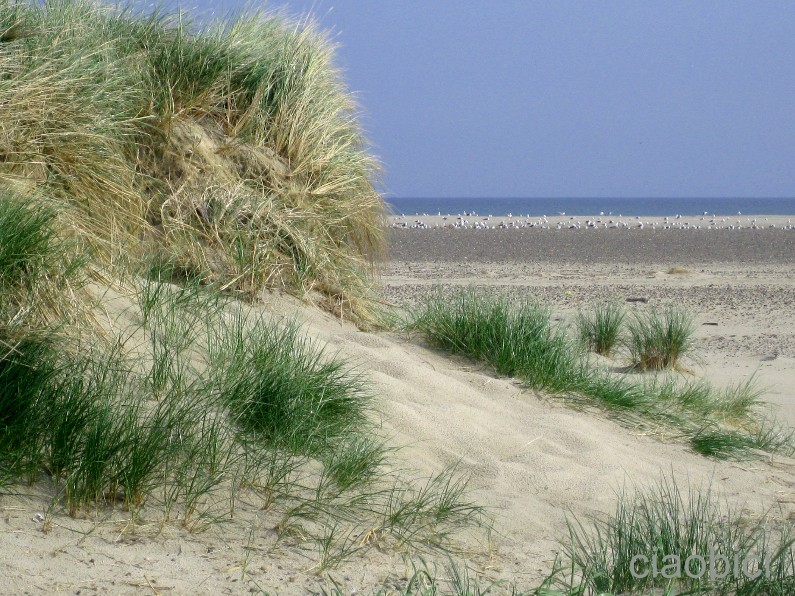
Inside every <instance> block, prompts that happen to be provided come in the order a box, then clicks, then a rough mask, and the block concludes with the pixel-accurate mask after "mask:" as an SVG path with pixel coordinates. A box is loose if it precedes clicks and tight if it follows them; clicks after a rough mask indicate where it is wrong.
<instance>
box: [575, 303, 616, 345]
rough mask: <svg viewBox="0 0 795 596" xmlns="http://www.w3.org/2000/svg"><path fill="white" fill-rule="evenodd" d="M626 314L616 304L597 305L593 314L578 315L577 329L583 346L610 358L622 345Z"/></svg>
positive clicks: (583, 313)
mask: <svg viewBox="0 0 795 596" xmlns="http://www.w3.org/2000/svg"><path fill="white" fill-rule="evenodd" d="M625 316H626V313H625V311H624V308H623V307H622V306H621V305H620V304H618V303H615V302H608V303H605V304H599V305H596V306H595V307H594V308H593V310H592V311H591V312H582V311H580V312H579V313H578V314H577V329H578V332H579V336H580V341H582V343H583V345H584V346H585V347H586V348H587V349H589V350H591V351H593V352H595V353H596V354H600V355H602V356H610V355H611V354H612V353H613V349H614V348H615V347H616V346H617V345H620V340H621V328H622V325H623V323H624V318H625Z"/></svg>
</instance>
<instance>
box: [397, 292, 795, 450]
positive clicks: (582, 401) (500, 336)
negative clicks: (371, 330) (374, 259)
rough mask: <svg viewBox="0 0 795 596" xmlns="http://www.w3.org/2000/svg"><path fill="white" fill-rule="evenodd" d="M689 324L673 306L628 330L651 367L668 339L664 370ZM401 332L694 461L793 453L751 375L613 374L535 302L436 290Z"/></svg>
mask: <svg viewBox="0 0 795 596" xmlns="http://www.w3.org/2000/svg"><path fill="white" fill-rule="evenodd" d="M691 321H692V319H691V318H690V317H689V315H687V314H686V313H682V312H681V311H678V310H676V309H673V308H668V309H666V310H665V311H664V313H663V315H657V314H655V313H654V312H650V313H647V314H645V315H638V316H636V318H635V322H636V323H637V325H647V326H648V329H647V328H645V327H644V328H643V331H642V332H640V331H638V332H637V334H638V336H639V337H640V336H642V335H643V336H644V337H645V335H649V336H652V340H653V341H652V343H654V342H657V343H654V345H655V346H657V347H659V349H660V350H662V351H660V352H655V354H657V356H654V358H655V359H656V360H655V362H662V358H663V355H662V352H664V351H667V352H671V350H669V348H670V346H671V343H672V342H671V341H669V340H668V339H667V337H668V336H672V337H673V338H674V340H676V341H674V342H673V343H675V344H676V345H677V346H678V347H676V350H675V351H676V357H675V358H674V356H673V352H671V353H670V354H667V355H665V356H664V357H665V359H666V360H665V362H666V365H673V364H675V363H676V362H678V358H679V357H681V356H682V355H683V354H684V353H686V352H687V350H688V349H689V346H690V341H691V338H690V334H691V333H692V322H691ZM403 327H404V329H406V330H407V331H409V332H414V333H418V334H420V335H421V336H422V337H424V338H425V339H426V340H427V341H428V342H429V343H430V344H431V345H432V346H434V347H436V348H440V349H443V350H445V351H447V352H450V353H453V354H460V355H463V356H466V357H469V358H472V359H474V360H478V361H482V362H484V363H486V364H487V365H489V366H491V367H493V369H494V370H495V372H497V373H498V374H501V375H506V376H512V377H516V378H517V379H519V380H520V381H521V382H522V383H523V384H524V385H525V386H527V387H528V388H532V389H540V390H545V391H549V392H552V393H555V394H561V395H564V396H565V397H566V401H567V403H569V404H570V405H573V406H577V407H585V408H588V407H592V406H597V407H599V408H601V409H602V410H603V411H605V412H606V413H607V414H608V415H610V416H611V417H613V418H615V419H617V420H619V421H621V422H622V423H624V424H627V425H630V426H634V427H641V428H645V429H647V430H653V432H654V433H655V434H657V435H659V436H660V437H667V438H669V439H681V438H684V439H685V440H686V441H688V442H689V445H690V446H691V448H692V449H693V450H694V451H695V452H697V453H701V454H703V455H708V456H711V457H717V458H742V457H747V456H749V455H752V454H753V453H755V452H757V451H760V450H766V449H767V450H774V451H780V452H784V453H787V452H789V451H790V450H791V448H792V435H791V434H790V433H788V432H787V431H786V430H782V429H778V430H772V429H773V428H775V424H774V423H773V424H772V426H771V424H770V423H769V422H768V421H766V420H765V419H764V418H763V417H762V416H761V414H759V412H758V409H759V397H760V396H761V394H762V391H761V389H760V388H759V387H758V386H757V384H756V383H755V381H754V379H753V378H749V379H748V380H747V381H745V382H742V383H739V384H737V385H734V386H728V387H725V388H717V387H715V386H714V385H711V384H710V383H709V382H707V381H706V380H686V379H682V378H678V377H675V376H667V375H664V374H662V373H659V374H654V375H653V376H641V377H639V378H637V379H635V378H632V377H629V376H627V375H622V374H620V373H616V372H612V371H610V370H607V369H605V368H603V367H598V366H595V365H593V364H592V363H590V362H589V360H588V358H587V355H586V354H585V353H584V352H583V351H582V349H581V346H582V343H581V342H580V341H579V337H575V338H571V337H569V336H568V334H567V333H566V330H565V328H564V327H563V326H561V325H555V324H553V322H552V320H551V316H550V312H549V310H547V309H545V308H543V307H542V306H540V305H539V304H537V303H534V302H516V303H511V302H509V301H508V300H506V299H505V298H502V297H499V296H491V295H487V294H485V293H483V292H478V291H476V290H474V289H471V288H470V289H463V290H458V291H453V292H452V293H447V294H444V293H442V292H441V291H438V292H435V293H432V294H430V295H428V297H427V298H426V300H425V301H424V302H423V303H422V304H421V305H420V307H419V308H418V309H417V310H416V311H415V313H414V315H413V316H411V317H409V318H408V319H407V320H405V321H404V323H403ZM577 331H578V332H579V329H578V330H577ZM636 331H637V329H636ZM669 331H670V333H669ZM658 332H660V333H661V334H662V335H661V337H660V338H658V337H657V335H658ZM631 333H632V331H631ZM644 334H645V335H644ZM658 339H659V341H658ZM655 349H656V348H655ZM667 352H666V353H667ZM658 356H659V358H658ZM650 368H656V367H652V366H650Z"/></svg>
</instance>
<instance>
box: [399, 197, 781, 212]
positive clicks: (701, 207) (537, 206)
mask: <svg viewBox="0 0 795 596" xmlns="http://www.w3.org/2000/svg"><path fill="white" fill-rule="evenodd" d="M387 203H388V204H389V206H390V207H391V210H392V213H393V214H395V215H401V214H405V215H422V214H427V215H436V214H437V213H441V214H442V215H448V214H451V215H453V214H456V215H457V214H461V213H464V212H468V213H471V212H474V213H477V214H478V215H494V216H505V215H508V214H509V213H511V214H513V215H516V216H518V215H530V216H534V217H535V216H541V215H547V216H553V215H558V214H562V213H565V214H566V215H599V214H600V213H604V214H605V215H608V214H612V215H646V216H655V215H658V216H659V215H677V214H679V215H691V216H692V215H703V214H704V212H706V213H707V214H709V215H712V214H713V213H714V214H715V215H718V216H721V215H724V216H725V215H737V214H738V213H742V214H744V215H793V216H795V198H788V199H759V198H755V199H748V198H707V199H704V198H695V199H682V198H678V199H661V198H651V199H650V198H585V199H583V198H576V199H575V198H572V199H535V198H534V199H522V198H515V199H505V198H502V199H490V198H485V197H484V198H463V199H457V198H442V199H439V198H437V199H422V198H415V199H387Z"/></svg>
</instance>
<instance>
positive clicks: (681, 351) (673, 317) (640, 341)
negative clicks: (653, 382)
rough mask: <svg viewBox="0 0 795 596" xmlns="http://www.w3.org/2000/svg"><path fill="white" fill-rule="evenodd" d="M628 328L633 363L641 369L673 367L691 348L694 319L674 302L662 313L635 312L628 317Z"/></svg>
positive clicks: (628, 345) (628, 342) (628, 344)
mask: <svg viewBox="0 0 795 596" xmlns="http://www.w3.org/2000/svg"><path fill="white" fill-rule="evenodd" d="M627 332H628V339H627V347H628V348H629V351H630V357H631V359H632V364H633V366H634V367H636V368H638V369H640V370H662V369H666V368H676V367H677V365H678V364H679V361H680V360H681V358H682V357H683V356H685V355H686V354H688V353H689V352H691V351H692V349H693V333H694V332H695V328H694V324H693V319H692V317H691V316H690V315H689V314H687V313H686V312H685V311H683V310H681V309H679V308H676V307H673V306H669V307H668V308H666V309H665V310H664V311H663V312H662V314H660V313H658V312H656V311H651V312H647V313H645V314H636V315H635V316H634V317H633V318H631V319H630V320H629V323H628V329H627Z"/></svg>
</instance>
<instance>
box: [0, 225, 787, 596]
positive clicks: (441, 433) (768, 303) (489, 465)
mask: <svg viewBox="0 0 795 596" xmlns="http://www.w3.org/2000/svg"><path fill="white" fill-rule="evenodd" d="M395 232H396V233H395V234H393V235H392V236H391V248H392V251H391V252H392V256H393V259H394V260H393V261H392V262H390V263H389V264H388V265H387V266H386V269H385V274H384V276H383V282H384V287H385V289H384V291H385V296H386V298H387V299H388V300H389V301H392V302H394V303H395V304H398V305H400V306H402V307H404V308H408V309H410V308H411V305H412V304H413V303H414V302H415V301H416V300H417V298H418V297H419V296H420V295H422V294H423V293H425V292H428V291H431V290H432V289H433V286H435V285H438V284H443V285H444V286H448V287H449V286H460V285H469V284H475V285H477V286H484V287H486V288H488V289H490V290H492V291H495V292H507V293H509V294H513V295H520V296H524V297H526V296H533V297H537V298H539V299H541V300H543V301H545V302H546V303H548V304H549V305H550V306H551V307H552V308H553V311H554V312H555V313H556V314H557V316H559V317H561V318H562V320H563V321H564V322H565V321H569V320H570V318H571V317H572V315H573V314H574V313H575V312H576V310H577V309H578V308H580V307H586V306H587V305H589V304H592V303H593V302H594V301H596V300H601V299H604V298H617V299H625V298H627V297H645V298H647V299H648V300H649V302H648V304H647V305H645V306H639V308H647V307H650V306H651V307H653V306H657V305H662V304H667V303H677V304H680V305H684V306H686V307H688V308H689V309H690V310H691V311H692V312H693V313H694V314H695V315H696V317H697V322H698V324H699V325H698V347H699V354H700V357H701V360H700V362H694V363H691V366H692V369H693V374H694V375H696V376H706V377H707V378H709V379H710V380H711V381H713V382H715V383H717V384H723V383H727V382H733V381H739V380H742V379H744V378H747V376H748V375H750V374H752V373H756V374H757V376H758V378H759V380H760V382H761V383H762V384H764V385H766V386H767V387H768V389H767V391H766V393H765V396H764V398H765V399H766V400H767V401H768V402H770V403H771V404H775V407H776V411H777V414H778V415H779V416H780V417H781V418H782V419H785V420H788V421H789V422H790V423H791V424H794V425H795V366H793V365H795V325H793V324H792V321H793V320H795V273H794V272H793V267H792V262H793V260H795V254H794V252H795V251H793V249H792V244H791V242H792V239H795V232H784V231H776V232H775V233H776V234H781V235H782V236H783V237H782V238H779V237H773V236H767V235H766V234H771V233H773V231H770V232H767V231H761V230H755V231H749V232H748V233H745V232H743V231H740V232H742V235H735V236H732V237H730V238H727V239H726V244H725V246H726V247H730V248H726V249H725V250H727V251H728V250H730V251H731V252H728V253H727V252H719V253H714V252H710V251H711V248H710V247H711V246H713V245H712V244H711V243H712V242H713V240H714V236H712V234H714V233H715V231H693V230H688V231H684V230H676V231H670V234H671V235H670V236H665V237H663V236H660V235H659V231H651V230H643V231H640V230H638V231H630V230H623V231H622V230H612V231H611V230H601V231H600V230H591V231H587V232H585V231H582V230H580V231H577V230H571V231H568V230H564V231H560V232H558V231H551V230H550V231H546V230H543V231H542V230H517V231H511V230H507V231H506V230H494V231H477V232H473V231H469V232H468V231H466V230H451V231H449V234H448V231H428V230H405V231H404V230H396V231H395ZM514 232H516V233H517V235H515V236H509V235H506V234H512V233H514ZM526 232H527V233H528V234H527V235H518V234H525V233H526ZM529 232H535V233H537V234H546V235H547V236H550V237H549V238H547V236H543V237H542V236H533V235H532V234H529ZM456 234H457V236H456ZM597 234H600V235H599V236H597ZM629 234H633V236H629ZM634 234H638V235H637V236H634ZM641 234H642V235H641ZM661 238H662V240H661ZM628 240H629V241H628ZM534 243H535V244H534ZM539 243H541V244H539ZM766 247H775V248H770V250H769V251H768V249H767V248H766ZM674 267H678V268H680V269H675V270H673V271H678V272H672V273H668V272H669V271H672V268H674ZM262 308H264V309H267V310H271V311H276V312H277V313H281V314H286V315H296V316H298V317H299V318H300V319H301V320H302V321H304V323H305V325H306V329H307V331H308V332H309V333H310V334H311V335H312V336H314V337H316V338H317V339H318V340H320V341H322V342H325V343H327V344H328V345H329V346H330V347H331V348H333V349H336V350H339V353H340V354H341V355H343V356H347V357H350V358H352V359H353V360H354V361H355V362H356V363H358V364H359V366H361V367H362V368H363V369H365V370H366V371H367V372H368V374H369V377H370V379H371V380H372V383H373V387H374V389H375V392H376V394H377V395H378V404H379V409H380V415H381V418H382V423H383V428H384V431H385V433H386V434H387V435H388V436H389V437H390V442H391V444H393V445H399V446H403V449H402V450H400V451H399V452H398V453H397V454H396V458H397V461H398V462H399V463H400V464H401V465H403V466H405V467H407V468H410V469H413V470H415V471H416V473H417V475H418V477H419V476H422V475H426V476H427V475H429V474H432V473H434V472H438V471H440V470H441V469H443V468H444V467H445V466H448V465H450V464H452V463H455V462H459V463H460V466H461V468H462V469H463V470H465V471H468V472H471V473H472V485H473V488H474V492H473V497H474V498H475V499H476V500H477V501H478V502H480V503H481V504H483V505H485V506H487V507H488V508H489V509H490V511H491V513H492V515H493V516H494V519H495V525H494V528H495V532H494V533H493V535H492V537H491V538H492V540H491V542H490V543H486V542H484V541H483V540H482V537H481V539H480V540H478V539H476V538H471V539H469V538H466V539H465V540H466V541H465V542H464V543H463V546H464V547H465V551H464V552H462V553H461V554H459V555H458V556H457V558H458V560H460V561H465V562H468V564H469V565H470V566H471V567H472V568H474V569H478V570H479V571H480V572H482V573H483V574H484V575H485V576H486V577H489V578H507V579H511V580H514V581H516V582H517V584H518V587H519V588H520V589H522V588H524V589H527V588H530V587H532V586H534V585H536V583H537V581H538V580H539V579H540V578H541V577H542V576H543V575H544V574H545V573H547V572H548V571H549V569H550V567H551V565H552V562H553V560H554V558H555V554H556V552H557V551H558V550H559V548H560V547H559V541H560V540H563V539H565V538H566V535H567V533H566V516H567V515H568V514H573V515H576V516H578V517H579V518H580V519H585V517H587V516H588V515H592V514H597V513H599V512H605V511H610V510H612V508H613V507H614V505H615V502H616V492H617V491H619V490H621V488H622V486H625V485H632V484H637V485H640V486H645V485H648V484H650V483H652V482H654V481H656V480H658V479H659V478H660V477H661V476H662V475H667V476H669V477H670V476H673V477H674V478H676V479H677V481H678V482H679V483H680V485H682V486H686V485H687V484H688V483H690V484H691V485H696V486H702V485H703V486H706V485H707V484H708V483H711V484H712V487H713V490H714V491H715V492H716V493H718V494H719V495H721V496H722V497H725V498H726V499H727V500H729V502H731V503H732V504H734V505H736V506H738V507H741V508H743V509H744V510H746V511H747V512H748V514H749V515H752V516H754V515H758V514H759V513H760V512H761V511H765V510H768V509H771V508H772V509H774V512H775V515H777V516H778V515H783V516H784V518H785V519H789V520H790V523H791V522H792V520H793V519H795V461H793V460H792V459H788V458H785V457H781V456H774V457H772V458H770V459H768V460H766V461H752V462H715V461H712V460H709V459H706V458H704V457H701V456H698V455H695V454H693V453H691V452H690V451H688V449H687V448H686V447H685V446H683V445H681V444H677V443H666V442H661V441H659V440H657V439H656V438H655V437H653V436H647V435H645V434H643V433H640V432H637V431H633V430H631V429H627V428H625V427H622V426H620V425H619V424H617V423H615V422H612V421H609V420H606V419H605V418H604V417H603V416H601V415H599V414H598V413H594V412H591V413H586V412H580V411H576V410H573V409H570V408H568V407H567V406H566V405H565V403H564V402H563V400H561V399H559V398H550V397H548V396H544V395H538V394H536V393H534V392H530V391H526V390H523V389H522V388H521V387H520V386H519V385H518V384H517V383H515V382H513V381H512V380H510V379H504V378H496V377H495V376H494V375H493V374H491V373H490V371H488V370H486V369H484V368H482V367H480V366H478V365H474V364H472V363H470V362H467V361H464V360H460V359H454V358H449V357H446V356H444V355H442V354H440V353H437V352H435V351H433V350H430V349H427V348H425V347H423V346H422V345H421V344H419V343H417V342H415V341H412V340H409V339H408V338H406V337H403V336H401V335H399V334H394V333H375V334H373V333H364V332H361V331H359V330H357V329H356V328H355V327H353V326H352V325H349V324H347V323H340V322H339V321H338V320H335V319H333V318H332V317H330V316H328V315H325V314H322V313H320V312H318V311H316V310H313V309H309V308H306V307H303V306H301V305H299V304H298V303H297V302H296V301H294V300H291V299H285V298H279V297H275V296H271V297H270V298H269V300H268V301H267V302H266V304H265V305H263V306H262ZM633 308H634V307H633ZM708 323H717V324H716V325H712V324H708ZM21 492H23V493H29V494H31V495H32V496H29V497H24V496H23V497H4V498H3V499H2V501H1V502H0V503H1V504H2V511H3V515H4V523H3V524H0V527H2V528H3V536H2V546H0V556H2V564H3V578H4V585H3V587H2V589H0V591H2V592H5V593H51V592H63V593H72V594H75V593H82V594H88V593H113V594H116V593H122V594H128V593H129V594H136V593H162V594H237V593H248V592H250V591H255V592H256V591H257V590H259V589H264V590H267V591H269V592H272V593H280V594H288V593H296V594H298V593H305V592H306V591H307V590H311V589H317V588H318V585H319V582H320V581H322V578H319V577H318V576H316V575H314V573H313V572H312V570H311V567H312V565H313V561H312V560H310V559H308V558H307V557H306V556H305V554H303V553H301V552H299V551H296V550H295V549H293V548H287V547H280V546H279V545H276V546H274V545H273V544H272V537H271V535H270V533H269V531H268V530H267V528H262V527H259V528H258V527H256V525H255V520H256V509H255V508H254V509H252V510H248V511H247V510H246V508H245V507H241V509H242V511H241V513H240V514H239V517H238V518H236V519H234V520H231V521H230V522H229V523H226V524H222V525H215V526H211V527H210V528H209V529H208V530H207V531H205V532H203V533H190V532H187V531H185V530H182V529H180V528H179V527H176V526H174V527H172V526H167V527H166V528H165V530H164V531H163V532H162V533H157V532H154V531H153V530H152V528H148V527H146V526H144V527H142V528H139V529H138V530H136V531H135V532H133V531H132V530H131V529H130V527H129V525H126V524H125V519H124V515H123V512H115V513H113V514H100V515H99V516H98V517H93V518H91V519H72V518H69V517H68V516H65V515H64V514H63V513H62V512H60V511H59V510H58V508H55V510H54V511H52V512H49V513H48V512H45V511H43V509H42V508H43V507H44V505H43V503H42V501H41V499H40V498H38V497H37V496H36V491H35V489H29V488H27V487H23V488H22V489H21ZM41 513H43V514H45V515H46V517H47V519H45V521H42V520H41V519H39V517H38V514H41ZM45 524H51V528H50V531H49V532H48V533H45V532H43V531H42V530H43V529H44V527H45ZM252 528H254V529H253V530H252ZM247 547H248V548H247ZM244 568H245V571H246V573H243V571H244ZM332 575H333V577H334V578H335V579H336V580H337V581H338V582H339V583H340V584H341V586H342V588H343V591H344V593H348V594H350V593H353V591H354V590H355V591H357V592H358V593H369V592H371V591H372V589H373V588H374V586H379V585H382V583H383V582H386V583H387V585H395V586H398V587H399V586H400V585H401V582H402V581H404V578H405V577H406V575H407V568H406V566H405V564H404V563H402V562H401V560H400V557H399V556H393V555H391V554H388V553H380V552H377V551H371V552H370V553H368V554H367V555H365V556H364V557H359V558H354V559H353V560H352V561H350V562H349V563H346V564H344V565H342V566H341V567H340V569H338V570H336V571H333V572H332Z"/></svg>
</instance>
